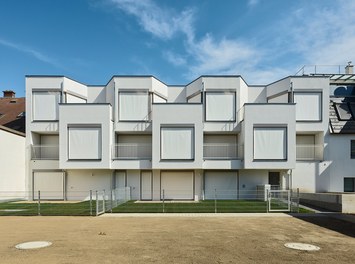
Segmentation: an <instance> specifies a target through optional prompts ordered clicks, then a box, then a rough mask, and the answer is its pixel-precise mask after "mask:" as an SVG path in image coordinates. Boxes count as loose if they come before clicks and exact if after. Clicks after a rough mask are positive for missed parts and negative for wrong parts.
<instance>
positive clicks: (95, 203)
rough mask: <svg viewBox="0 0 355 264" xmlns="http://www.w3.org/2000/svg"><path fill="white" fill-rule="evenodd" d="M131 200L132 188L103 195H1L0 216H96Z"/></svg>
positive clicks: (48, 192)
mask: <svg viewBox="0 0 355 264" xmlns="http://www.w3.org/2000/svg"><path fill="white" fill-rule="evenodd" d="M130 199H131V194H130V188H129V187H125V188H119V189H114V190H109V191H105V190H100V191H96V190H95V191H93V190H89V191H75V192H73V191H69V192H66V193H63V192H60V191H40V190H38V191H34V192H0V216H7V215H17V216H33V215H43V216H45V215H48V216H52V215H53V216H59V215H63V216H95V215H100V214H102V213H104V212H112V209H113V208H115V207H116V206H118V205H120V204H122V203H125V202H127V201H129V200H130Z"/></svg>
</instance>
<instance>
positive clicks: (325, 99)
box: [26, 76, 355, 200]
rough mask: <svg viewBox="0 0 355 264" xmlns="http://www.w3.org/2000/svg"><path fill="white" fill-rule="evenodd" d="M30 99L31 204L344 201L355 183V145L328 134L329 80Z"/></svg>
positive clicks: (51, 86) (219, 79) (59, 82)
mask: <svg viewBox="0 0 355 264" xmlns="http://www.w3.org/2000/svg"><path fill="white" fill-rule="evenodd" d="M26 97H27V109H26V112H27V121H26V122H27V138H26V146H27V149H28V151H27V153H26V154H27V161H28V164H29V166H28V169H27V177H26V189H27V190H28V191H30V192H32V193H33V195H32V198H35V195H36V194H35V193H36V192H37V191H38V190H39V188H41V192H47V198H48V199H86V198H87V194H88V192H89V190H102V189H105V190H110V189H113V188H117V187H125V186H129V187H131V193H132V199H138V200H139V199H141V200H159V199H162V198H164V199H184V200H185V199H187V200H192V199H204V198H206V199H208V198H209V197H212V196H213V195H214V194H213V190H215V191H217V192H219V198H220V199H232V198H235V197H242V196H243V195H246V194H247V191H255V190H256V188H257V185H262V184H271V185H277V186H278V188H282V189H288V188H300V189H301V190H302V191H306V192H316V191H343V190H342V186H343V177H355V176H354V175H355V174H354V173H353V172H352V171H351V168H352V167H353V165H354V164H352V160H350V158H349V157H350V156H349V155H348V154H349V153H343V152H342V151H341V148H344V147H346V145H347V144H348V141H349V140H351V139H354V140H355V136H354V137H352V135H348V136H347V137H343V136H339V137H338V136H335V135H331V134H329V131H328V122H329V77H327V76H291V77H287V78H285V79H282V80H280V81H277V82H275V83H272V84H270V85H266V86H248V84H246V83H245V81H244V80H243V79H242V78H241V77H240V76H201V77H199V78H198V79H196V80H194V81H193V82H191V83H189V84H188V85H186V86H169V85H166V84H164V83H162V82H161V81H159V80H157V79H156V78H155V77H153V76H114V77H112V79H111V80H110V81H109V82H108V83H107V84H106V85H102V86H87V85H84V84H81V83H78V82H76V81H73V80H71V79H69V78H66V77H63V76H27V77H26ZM342 144H343V145H342ZM333 145H334V147H333ZM348 147H349V146H348ZM330 149H331V150H332V151H330ZM334 153H335V154H334ZM343 154H344V156H342V155H343ZM345 154H347V155H348V156H347V157H348V159H347V160H346V161H344V158H345ZM46 175H47V176H46ZM352 175H353V176H352ZM46 177H48V184H47V185H46ZM51 177H52V178H51ZM50 179H53V180H50Z"/></svg>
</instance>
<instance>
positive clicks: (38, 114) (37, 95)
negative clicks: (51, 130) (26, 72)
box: [32, 92, 60, 121]
mask: <svg viewBox="0 0 355 264" xmlns="http://www.w3.org/2000/svg"><path fill="white" fill-rule="evenodd" d="M59 102H60V92H33V94H32V114H33V117H32V118H33V120H34V121H56V120H58V114H59Z"/></svg>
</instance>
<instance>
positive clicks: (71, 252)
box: [0, 216, 355, 264]
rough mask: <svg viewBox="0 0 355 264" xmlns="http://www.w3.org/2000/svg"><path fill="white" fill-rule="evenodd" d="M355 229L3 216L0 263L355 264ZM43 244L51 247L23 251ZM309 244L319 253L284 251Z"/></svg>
mask: <svg viewBox="0 0 355 264" xmlns="http://www.w3.org/2000/svg"><path fill="white" fill-rule="evenodd" d="M354 238H355V224H353V223H350V222H345V221H342V220H339V219H334V218H330V217H328V216H323V217H316V216H312V217H310V216H307V217H302V218H295V217H263V216H251V217H240V218H238V217H120V218H110V217H41V216H37V217H0V263H2V264H4V263H11V264H12V263H21V264H24V263H26V264H27V263H29V264H30V263H41V264H42V263H322V264H323V263H347V264H348V263H354V256H355V239H354ZM38 240H46V241H51V242H52V243H53V245H52V246H50V247H48V248H42V249H32V250H18V249H16V248H15V245H16V244H18V243H22V242H27V241H38ZM288 242H302V243H310V244H313V245H316V246H319V247H320V248H321V249H320V251H316V252H305V251H297V250H292V249H288V248H286V247H284V244H285V243H288Z"/></svg>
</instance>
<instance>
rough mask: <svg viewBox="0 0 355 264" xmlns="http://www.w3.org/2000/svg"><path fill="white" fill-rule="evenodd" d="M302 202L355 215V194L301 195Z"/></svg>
mask: <svg viewBox="0 0 355 264" xmlns="http://www.w3.org/2000/svg"><path fill="white" fill-rule="evenodd" d="M300 202H301V203H304V204H309V205H313V206H316V207H320V208H324V209H327V210H330V211H335V212H342V213H348V214H349V213H352V214H353V213H355V194H352V193H300Z"/></svg>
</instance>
